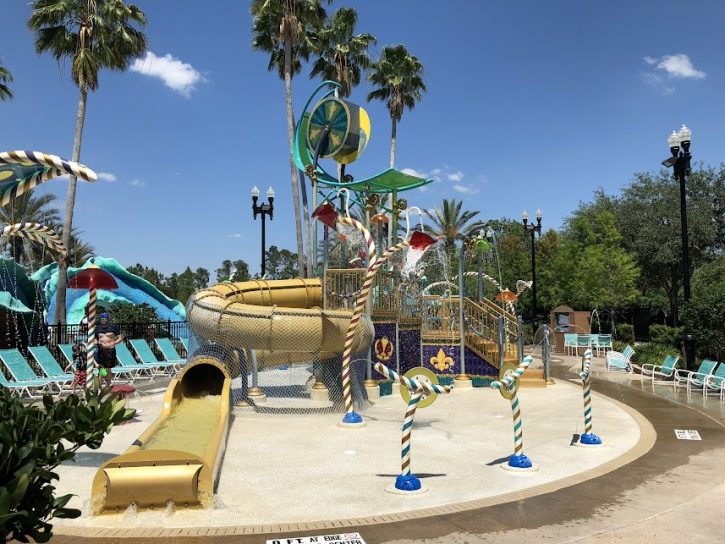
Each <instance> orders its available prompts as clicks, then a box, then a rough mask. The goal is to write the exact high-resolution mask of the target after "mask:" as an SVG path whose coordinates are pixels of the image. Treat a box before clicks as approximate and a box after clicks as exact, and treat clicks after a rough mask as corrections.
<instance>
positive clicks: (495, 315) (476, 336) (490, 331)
mask: <svg viewBox="0 0 725 544" xmlns="http://www.w3.org/2000/svg"><path fill="white" fill-rule="evenodd" d="M482 302H483V304H477V303H475V302H474V301H473V300H471V299H469V298H466V299H465V301H464V305H463V310H464V315H465V319H466V343H467V344H468V345H469V346H470V347H472V348H473V349H475V350H477V351H478V352H479V354H480V355H481V356H483V357H484V358H485V359H486V360H487V361H488V362H490V363H492V364H493V365H495V366H498V364H499V362H500V355H499V347H498V345H499V340H498V320H499V317H501V316H503V322H504V338H503V349H504V354H503V355H504V359H517V358H518V343H517V341H516V340H517V330H518V329H517V324H516V318H515V317H513V316H512V315H511V314H509V313H508V312H502V310H501V309H500V308H499V307H498V306H496V304H494V303H492V302H491V301H489V300H484V301H482ZM497 310H498V311H497Z"/></svg>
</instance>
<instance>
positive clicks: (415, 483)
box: [375, 363, 452, 491]
mask: <svg viewBox="0 0 725 544" xmlns="http://www.w3.org/2000/svg"><path fill="white" fill-rule="evenodd" d="M375 370H377V371H378V372H379V373H380V374H382V375H383V376H385V377H386V378H387V379H389V380H394V381H397V382H399V383H400V385H402V386H403V387H406V388H407V389H408V390H409V391H410V400H409V401H408V407H407V409H406V410H405V417H404V418H403V438H402V441H401V449H400V475H399V476H398V477H397V478H396V481H395V487H396V489H400V490H401V491H416V490H418V489H420V487H421V485H420V480H418V478H416V477H415V476H413V475H412V474H411V471H410V439H411V435H412V432H413V420H414V419H415V411H416V409H417V408H418V402H419V401H420V399H421V398H422V397H423V395H432V394H438V393H450V392H451V389H452V387H451V386H447V385H438V384H432V383H424V382H419V381H416V380H413V379H411V378H408V377H406V376H403V375H401V374H398V373H397V372H395V371H394V370H391V369H390V368H388V367H387V366H385V365H384V364H382V363H375Z"/></svg>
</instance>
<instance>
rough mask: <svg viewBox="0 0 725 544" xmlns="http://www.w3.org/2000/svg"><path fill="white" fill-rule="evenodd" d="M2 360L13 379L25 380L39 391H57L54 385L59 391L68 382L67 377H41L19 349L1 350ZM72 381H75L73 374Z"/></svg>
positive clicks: (0, 358)
mask: <svg viewBox="0 0 725 544" xmlns="http://www.w3.org/2000/svg"><path fill="white" fill-rule="evenodd" d="M0 360H2V362H3V363H4V364H5V368H7V369H8V372H10V375H11V376H12V377H13V380H15V381H16V382H25V383H27V384H28V385H29V386H33V387H35V388H36V389H37V390H38V392H45V393H55V392H56V391H53V388H54V387H55V388H57V389H58V391H57V392H59V391H60V390H61V389H62V385H63V384H65V383H67V382H68V379H66V378H41V377H40V376H38V375H37V374H36V373H35V372H34V371H33V369H32V367H31V366H30V365H29V364H28V362H27V361H26V360H25V357H23V354H22V353H20V351H18V350H17V349H3V350H0ZM70 381H73V377H72V376H71V378H70ZM31 384H32V385H31Z"/></svg>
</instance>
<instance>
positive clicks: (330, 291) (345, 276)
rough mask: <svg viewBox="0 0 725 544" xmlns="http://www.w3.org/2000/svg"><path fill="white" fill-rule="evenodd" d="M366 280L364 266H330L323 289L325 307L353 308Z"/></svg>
mask: <svg viewBox="0 0 725 544" xmlns="http://www.w3.org/2000/svg"><path fill="white" fill-rule="evenodd" d="M364 281H365V270H363V269H362V268H328V269H327V270H326V271H325V288H324V291H323V293H324V300H323V305H324V307H325V309H326V310H343V309H347V310H351V309H353V308H354V307H355V303H356V302H357V297H358V295H359V294H360V290H361V289H362V286H363V282H364Z"/></svg>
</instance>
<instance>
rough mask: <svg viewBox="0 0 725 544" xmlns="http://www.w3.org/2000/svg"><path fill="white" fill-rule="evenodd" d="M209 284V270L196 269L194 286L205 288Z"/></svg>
mask: <svg viewBox="0 0 725 544" xmlns="http://www.w3.org/2000/svg"><path fill="white" fill-rule="evenodd" d="M208 286H209V271H208V270H207V269H206V268H201V267H199V268H197V269H196V270H195V271H194V287H195V288H197V289H204V288H205V287H208Z"/></svg>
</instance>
